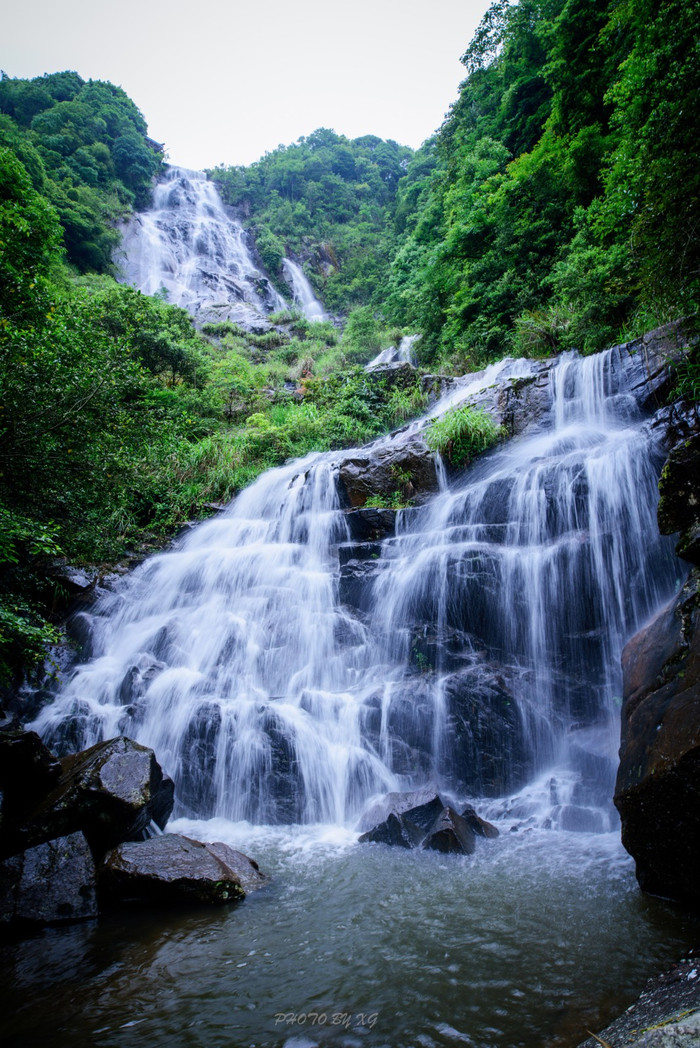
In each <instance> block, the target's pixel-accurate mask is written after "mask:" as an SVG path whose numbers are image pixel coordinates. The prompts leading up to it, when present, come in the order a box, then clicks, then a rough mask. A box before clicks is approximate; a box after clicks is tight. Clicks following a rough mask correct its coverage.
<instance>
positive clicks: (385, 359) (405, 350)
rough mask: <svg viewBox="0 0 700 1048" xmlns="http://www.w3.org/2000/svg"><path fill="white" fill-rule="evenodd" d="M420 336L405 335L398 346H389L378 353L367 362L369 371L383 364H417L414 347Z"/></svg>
mask: <svg viewBox="0 0 700 1048" xmlns="http://www.w3.org/2000/svg"><path fill="white" fill-rule="evenodd" d="M419 338H420V335H404V337H403V338H402V339H401V341H400V342H399V344H398V346H389V348H388V349H383V350H382V351H381V353H377V355H376V357H373V359H372V360H370V362H369V364H367V371H372V370H373V369H374V368H378V367H381V366H382V365H383V364H402V363H406V364H415V354H414V352H413V347H414V345H415V344H416V342H417V341H418V339H419Z"/></svg>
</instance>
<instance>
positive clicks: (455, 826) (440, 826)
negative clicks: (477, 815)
mask: <svg viewBox="0 0 700 1048" xmlns="http://www.w3.org/2000/svg"><path fill="white" fill-rule="evenodd" d="M422 847H423V848H427V849H428V850H429V851H439V852H448V853H449V852H456V853H458V854H460V855H471V854H472V852H473V851H474V850H475V848H476V839H475V834H474V831H473V830H472V828H471V827H470V825H469V823H468V822H467V820H466V819H463V818H462V816H461V815H458V814H457V812H456V811H455V810H454V808H450V807H447V808H443V810H442V812H441V814H440V815H438V817H437V819H436V820H435V822H434V823H433V825H432V826H431V827H430V829H429V830H428V833H427V834H426V836H425V838H424V839H423V843H422Z"/></svg>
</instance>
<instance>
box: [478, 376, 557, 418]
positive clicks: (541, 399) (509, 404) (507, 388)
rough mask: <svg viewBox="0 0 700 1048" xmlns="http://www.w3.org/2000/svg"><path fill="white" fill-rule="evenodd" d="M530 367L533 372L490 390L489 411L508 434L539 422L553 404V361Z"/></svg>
mask: <svg viewBox="0 0 700 1048" xmlns="http://www.w3.org/2000/svg"><path fill="white" fill-rule="evenodd" d="M533 367H534V368H535V370H534V373H533V374H531V375H523V376H519V377H517V378H511V379H508V380H507V382H505V383H504V384H503V385H502V386H499V387H497V389H496V391H495V393H494V394H491V399H492V405H491V406H490V411H491V414H492V415H493V416H494V420H495V421H497V422H498V424H499V425H501V426H503V427H504V428H505V430H506V432H507V434H508V436H510V437H517V436H520V434H521V433H524V432H525V431H526V430H528V429H531V428H532V427H534V426H536V425H538V424H539V423H540V422H541V421H542V419H543V418H544V416H545V415H546V414H547V412H548V411H549V410H550V408H551V406H552V391H551V381H550V373H551V370H552V362H551V361H541V362H540V363H539V364H538V365H533ZM475 406H486V405H475Z"/></svg>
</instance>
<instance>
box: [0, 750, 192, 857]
mask: <svg viewBox="0 0 700 1048" xmlns="http://www.w3.org/2000/svg"><path fill="white" fill-rule="evenodd" d="M172 808H173V783H172V780H171V779H169V778H168V777H167V776H164V775H163V772H162V769H161V767H160V765H159V764H158V761H157V760H156V758H155V754H154V753H153V750H151V749H148V748H147V747H146V746H141V745H140V744H139V743H137V742H133V741H132V740H131V739H127V738H124V737H121V736H120V737H119V738H116V739H110V740H109V741H107V742H98V743H97V744H96V745H95V746H91V747H90V748H89V749H88V750H83V751H82V752H81V753H77V754H75V755H73V756H70V757H65V758H64V759H63V760H62V761H61V774H60V778H59V780H58V783H57V784H56V786H55V787H54V788H53V789H52V790H51V792H50V793H48V795H47V796H46V797H44V798H43V799H42V800H41V801H40V802H39V803H38V804H37V805H36V806H35V807H33V808H31V809H30V810H28V811H27V812H26V813H24V815H23V818H22V819H21V821H20V822H18V824H17V825H16V826H14V827H7V829H6V827H5V826H3V837H4V840H3V851H4V853H5V854H13V853H17V852H19V851H24V850H25V849H26V848H28V847H34V846H35V845H37V844H41V843H43V842H44V841H47V840H53V839H55V838H57V837H60V836H65V835H66V834H71V833H75V832H77V831H78V830H82V831H83V833H84V834H85V836H86V837H87V839H88V841H89V843H90V846H91V848H92V849H93V853H94V854H95V855H96V856H99V855H100V854H101V853H102V852H104V851H106V850H107V849H108V848H113V847H115V845H117V844H120V843H121V842H122V841H127V840H138V839H139V838H140V837H142V836H143V833H144V831H145V830H146V829H147V827H148V826H149V825H150V823H151V822H155V823H156V825H157V826H159V827H160V828H161V829H162V828H163V827H164V826H165V824H166V822H167V820H168V818H169V816H170V813H171V811H172Z"/></svg>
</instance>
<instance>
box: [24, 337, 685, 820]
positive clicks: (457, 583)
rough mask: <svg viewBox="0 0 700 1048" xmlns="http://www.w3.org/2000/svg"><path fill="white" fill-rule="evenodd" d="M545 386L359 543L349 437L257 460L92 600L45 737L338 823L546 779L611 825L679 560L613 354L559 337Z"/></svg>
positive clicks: (192, 801)
mask: <svg viewBox="0 0 700 1048" xmlns="http://www.w3.org/2000/svg"><path fill="white" fill-rule="evenodd" d="M523 367H525V370H527V365H524V364H523V362H514V363H513V362H511V363H508V362H506V363H503V362H502V363H501V364H499V365H494V366H493V367H492V368H491V369H489V370H488V371H487V372H486V373H485V374H484V375H483V376H481V377H480V378H477V379H476V380H467V381H466V382H465V383H463V384H462V388H461V390H460V389H458V390H457V393H456V394H455V393H454V392H453V393H452V394H451V395H450V397H449V398H448V399H447V400H446V401H445V404H443V405H440V404H438V405H437V407H436V408H435V409H434V413H439V412H440V411H441V410H442V409H443V408H444V407H445V405H446V404H447V403H454V402H455V400H456V399H457V400H459V398H460V396H462V397H464V396H465V395H467V394H473V393H474V392H475V391H477V390H478V389H480V388H488V387H489V386H490V385H491V384H492V383H493V382H494V381H495V379H496V378H497V377H499V376H500V378H501V380H503V379H504V378H506V379H507V376H508V374H509V371H508V369H509V368H510V369H511V370H514V371H515V372H516V373H518V371H520V372H522V370H523ZM550 384H551V389H550V395H551V409H550V411H549V413H548V415H547V418H546V419H545V420H544V422H543V424H542V425H540V426H538V427H537V429H536V431H535V432H533V433H532V435H529V436H524V437H521V438H520V439H517V440H512V441H510V442H508V443H507V444H505V445H504V446H503V447H502V448H500V449H499V450H497V451H496V452H495V453H492V454H490V455H488V456H487V457H486V458H485V459H483V460H482V461H481V462H480V463H479V464H478V465H476V466H475V468H473V469H471V470H469V471H467V472H466V473H465V474H463V475H461V476H458V477H457V478H456V480H455V481H454V482H452V483H450V484H447V483H444V484H443V490H441V491H439V492H438V493H437V494H435V495H434V496H433V497H432V498H431V499H430V501H429V502H428V503H427V504H425V505H422V506H420V507H418V508H414V509H409V510H405V511H401V512H399V513H398V515H397V523H396V532H395V534H394V535H393V536H390V537H388V538H387V539H386V540H385V541H384V542H383V543H382V544H381V546H380V545H379V544H376V545H375V546H374V547H372V551H371V553H370V555H369V556H367V549H366V547H363V545H362V544H359V549H358V543H357V542H356V541H355V540H354V539H353V536H352V535H351V530H350V526H349V523H348V522H349V517H348V515H347V514H346V513H345V511H344V510H343V508H342V506H341V501H340V495H339V488H338V483H337V463H338V461H339V460H340V459H342V456H343V454H344V453H340V452H339V453H327V454H320V455H311V456H309V457H308V458H307V459H305V460H303V461H296V462H292V463H290V464H289V465H287V466H284V467H282V468H280V469H276V470H272V471H270V472H268V473H266V474H265V475H264V476H262V477H261V478H260V479H259V480H258V481H257V483H255V484H254V485H252V486H251V487H250V488H249V489H248V490H246V491H244V492H242V493H241V494H240V495H239V496H238V498H237V499H236V500H235V501H234V502H233V504H232V505H231V506H230V508H229V509H228V510H227V511H226V512H224V513H222V514H221V515H220V516H218V517H217V518H216V519H215V520H212V521H209V522H207V523H205V524H203V525H201V526H200V527H198V528H197V529H195V530H194V531H193V532H192V533H191V534H190V535H189V536H188V537H187V538H186V539H184V540H183V541H182V542H181V543H180V544H178V545H177V546H176V547H175V548H174V549H172V550H170V551H168V552H166V553H163V554H161V555H159V556H155V557H152V558H151V559H149V560H148V561H147V562H146V563H145V564H144V565H142V566H141V567H140V568H139V569H137V570H136V571H135V572H134V573H133V575H132V576H130V577H129V578H128V579H126V580H124V581H123V582H122V583H119V584H118V585H117V586H116V587H115V588H114V591H113V592H110V593H108V594H107V595H106V596H105V597H104V598H103V599H102V601H101V602H100V603H99V604H98V605H97V607H96V608H95V609H94V612H91V613H90V614H85V615H84V616H83V619H84V621H83V623H82V629H83V632H84V634H85V635H86V636H87V645H88V648H87V651H88V653H89V655H90V659H89V661H87V662H85V663H84V664H82V665H80V666H78V667H77V669H76V670H75V672H74V673H73V675H72V678H71V679H70V680H69V681H68V682H67V683H66V685H65V686H64V687H63V689H62V690H61V692H60V693H59V695H58V696H57V698H56V700H55V702H54V703H53V704H51V705H49V706H48V707H46V708H45V709H44V711H43V712H42V713H41V715H40V717H39V719H38V721H37V725H36V726H37V728H38V729H39V730H40V732H41V733H42V735H43V736H44V737H45V738H46V739H47V740H48V741H49V743H50V744H52V745H54V746H57V747H58V748H59V749H66V747H69V748H82V747H85V746H88V745H90V744H92V743H94V742H96V741H98V740H99V739H101V738H108V737H111V736H113V735H116V734H126V735H129V736H132V737H134V738H135V739H136V740H137V741H139V742H143V743H145V744H147V745H149V746H152V747H153V749H154V750H155V751H156V753H157V754H158V757H159V760H160V761H161V763H162V764H163V766H164V767H165V768H166V769H167V771H168V772H169V774H171V775H172V776H173V778H174V779H175V783H176V795H177V797H178V799H179V808H178V809H176V811H179V813H180V814H187V815H190V816H197V817H211V816H220V817H224V818H227V819H231V820H241V819H246V820H248V821H250V822H254V823H336V824H339V825H348V826H352V825H353V824H354V821H355V820H356V819H357V817H358V815H359V813H360V812H361V810H362V808H363V806H364V805H365V804H366V803H367V801H368V800H369V798H370V797H372V796H373V795H374V794H377V793H382V792H386V791H388V790H396V789H406V788H414V787H417V786H420V785H424V784H426V783H434V784H435V785H437V786H438V787H439V788H440V789H441V790H443V791H445V792H446V793H447V794H449V795H451V796H455V795H457V796H460V797H463V796H465V795H467V796H472V797H474V796H476V797H483V796H487V797H491V798H496V797H502V796H505V795H507V794H512V793H513V792H515V791H516V790H519V789H522V788H525V787H529V788H530V790H532V784H533V783H535V782H538V781H539V780H540V779H541V778H542V776H543V775H544V776H546V789H545V796H543V798H542V803H541V804H539V808H540V809H541V810H540V811H534V810H533V811H532V812H530V813H529V814H531V815H535V816H539V815H541V816H542V818H545V819H548V820H550V821H551V820H552V819H554V820H555V821H556V820H557V818H559V817H560V816H562V814H563V815H564V817H565V818H566V819H568V820H569V821H571V820H573V821H574V822H575V821H576V819H577V818H579V819H580V820H581V822H582V825H581V827H580V828H586V829H590V828H598V829H600V830H604V829H608V828H609V816H610V806H609V799H610V795H611V784H612V779H613V777H614V770H615V765H614V758H615V750H616V743H617V731H618V726H617V724H616V719H617V713H618V710H617V705H619V694H620V681H619V673H620V671H619V664H620V653H621V649H622V645H623V643H624V641H625V639H626V638H627V636H628V635H629V634H630V633H631V632H632V631H633V630H634V629H635V628H636V627H637V625H638V624H639V623H640V622H641V621H643V620H644V619H645V618H647V617H648V616H649V615H650V614H651V613H652V612H653V611H654V610H655V609H656V608H657V607H658V606H659V605H660V603H661V602H662V601H663V600H664V599H668V597H669V596H670V595H671V593H672V591H673V587H674V585H675V583H676V576H677V567H676V561H675V557H674V555H673V552H672V545H673V544H672V541H671V540H666V539H661V538H660V537H659V535H658V529H657V526H656V519H655V505H656V498H657V496H656V483H657V475H658V461H655V458H654V453H653V447H652V443H651V440H650V437H649V435H648V431H647V429H646V428H645V425H644V420H643V418H642V417H641V413H640V412H639V409H638V408H637V406H636V403H635V402H634V400H633V398H632V397H631V395H630V394H629V392H628V390H626V388H625V380H624V370H623V368H622V366H621V363H620V360H619V359H618V358H617V357H616V356H615V353H614V351H611V352H609V353H607V354H600V355H598V356H597V357H591V358H588V359H578V358H575V357H567V358H563V359H562V360H561V361H559V362H558V364H557V366H555V367H554V368H552V370H551V377H550ZM421 425H422V422H421V423H418V424H414V426H413V429H416V428H420V426H421ZM358 554H359V556H361V557H364V558H365V559H364V561H363V562H361V564H360V567H361V571H360V581H359V582H357V581H356V582H355V583H354V584H353V585H352V586H348V585H346V573H345V574H344V570H343V563H346V562H347V561H348V560H349V559H350V560H352V559H353V558H356V557H357V555H358ZM357 563H358V562H357V560H356V559H355V564H356V565H357ZM343 598H344V599H343ZM574 808H575V809H576V810H573V809H574ZM571 828H577V827H575V826H572V827H571Z"/></svg>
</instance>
